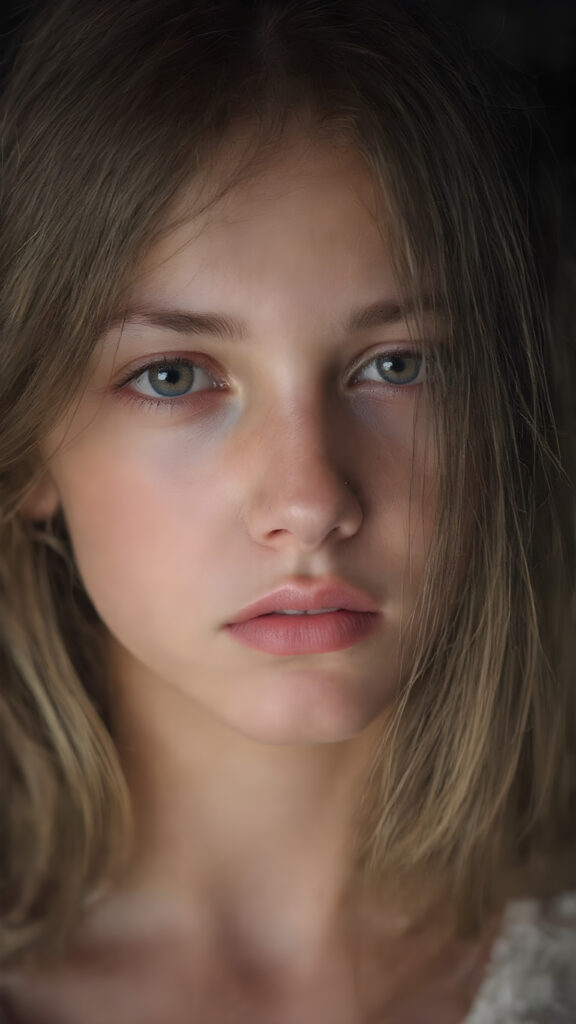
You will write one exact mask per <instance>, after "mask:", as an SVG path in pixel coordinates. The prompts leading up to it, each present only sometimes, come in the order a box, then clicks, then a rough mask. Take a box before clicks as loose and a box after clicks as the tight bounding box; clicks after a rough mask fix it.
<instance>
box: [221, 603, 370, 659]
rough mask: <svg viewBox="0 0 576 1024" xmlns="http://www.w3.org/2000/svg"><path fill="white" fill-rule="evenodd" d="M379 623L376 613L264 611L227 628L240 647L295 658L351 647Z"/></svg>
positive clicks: (334, 609) (330, 610) (336, 609)
mask: <svg viewBox="0 0 576 1024" xmlns="http://www.w3.org/2000/svg"><path fill="white" fill-rule="evenodd" d="M381 621H382V616H381V614H380V613H379V612H359V611H350V610H349V609H347V608H332V609H314V610H313V611H308V612H307V611H300V612H299V611H288V612H286V611H278V612H266V613H264V614H262V615H256V616H254V617H253V618H250V619H245V620H244V621H243V622H236V623H232V624H231V625H229V626H227V627H226V628H227V631H228V632H229V634H230V635H231V636H232V637H233V638H234V640H236V641H237V642H238V643H240V644H242V645H243V646H246V647H251V648H252V649H254V650H258V651H262V652H263V653H266V654H276V655H281V656H295V655H299V654H326V653H329V652H332V651H340V650H345V649H346V648H348V647H353V646H355V645H356V644H358V643H360V642H361V641H363V640H367V639H368V638H369V637H370V636H371V634H373V633H374V632H375V630H376V629H377V628H378V627H379V626H380V625H381Z"/></svg>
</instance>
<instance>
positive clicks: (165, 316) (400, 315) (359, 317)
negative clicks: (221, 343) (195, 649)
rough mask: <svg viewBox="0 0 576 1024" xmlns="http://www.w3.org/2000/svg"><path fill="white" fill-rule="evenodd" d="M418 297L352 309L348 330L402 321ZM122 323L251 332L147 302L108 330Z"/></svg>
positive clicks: (223, 334) (221, 319) (225, 334)
mask: <svg viewBox="0 0 576 1024" xmlns="http://www.w3.org/2000/svg"><path fill="white" fill-rule="evenodd" d="M435 308H436V304H435V303H434V301H433V300H432V299H431V298H430V297H425V298H424V299H423V300H422V309H423V311H424V312H430V311H431V310H433V309H435ZM416 309H417V300H416V299H413V298H412V299H408V300H406V301H404V303H402V304H401V303H400V302H399V301H398V300H397V299H382V300H380V301H377V302H372V303H370V305H368V306H361V307H358V308H357V309H354V310H352V313H351V314H350V316H349V317H348V320H347V321H346V322H345V329H346V331H347V332H348V333H353V332H355V331H361V330H369V329H371V328H374V327H387V326H389V325H390V324H396V323H402V322H403V321H404V320H406V319H407V318H408V317H410V316H414V314H415V312H416ZM119 324H121V325H122V326H124V325H125V324H135V325H141V326H144V327H157V328H160V329H161V330H165V331H174V332H175V333H176V334H187V335H197V334H203V335H210V336H212V337H219V338H228V339H229V340H233V341H235V340H243V339H245V338H247V336H248V334H249V329H248V325H247V323H246V322H245V321H243V320H237V319H235V318H233V317H229V316H223V315H222V314H220V313H201V312H196V311H193V310H183V309H176V308H170V307H162V306H161V307H158V308H149V307H148V306H145V305H137V306H131V307H127V308H126V309H124V310H122V311H121V312H120V313H118V314H116V315H115V316H113V317H112V318H111V320H109V322H108V324H107V330H111V329H112V328H113V327H115V326H118V325H119Z"/></svg>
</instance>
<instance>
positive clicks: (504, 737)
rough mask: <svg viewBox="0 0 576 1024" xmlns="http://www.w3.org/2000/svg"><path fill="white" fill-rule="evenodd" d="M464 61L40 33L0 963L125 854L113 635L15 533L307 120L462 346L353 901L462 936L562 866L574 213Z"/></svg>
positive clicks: (14, 545) (11, 271) (62, 12)
mask: <svg viewBox="0 0 576 1024" xmlns="http://www.w3.org/2000/svg"><path fill="white" fill-rule="evenodd" d="M475 59H476V58H474V57H473V55H472V54H471V53H470V52H469V51H468V50H467V49H465V48H464V47H463V45H462V44H461V43H459V42H454V40H453V39H452V38H451V37H448V36H447V35H446V36H445V35H444V33H443V32H442V31H441V30H440V29H439V27H438V26H437V25H435V24H433V23H430V24H427V25H426V26H425V25H424V21H423V16H422V13H421V12H420V13H419V14H418V15H415V14H413V13H412V12H411V8H410V7H409V6H407V5H402V6H397V5H396V4H395V3H392V2H390V3H388V2H378V0H334V2H330V3H319V2H317V0H296V2H293V3H284V4H280V3H274V2H271V3H266V2H264V0H263V2H256V0H254V2H246V0H195V2H194V3H190V0H163V2H162V3H158V0H100V2H99V3H97V4H95V3H93V0H58V2H55V3H51V4H48V5H47V7H46V9H45V10H43V11H42V13H41V15H40V16H38V18H37V19H35V20H34V21H33V23H32V24H31V25H30V27H29V30H28V32H27V34H26V35H25V37H24V40H23V42H22V44H21V46H20V49H19V51H18V54H17V56H16V60H15V64H14V67H13V69H12V70H11V73H10V75H9V77H8V81H7V83H6V85H5V88H4V94H3V96H2V100H1V126H2V139H1V145H2V206H1V217H2V230H1V232H0V353H1V370H2V372H1V373H0V409H1V430H0V501H1V509H0V511H1V519H0V679H1V684H0V686H1V688H0V834H1V837H2V843H1V846H0V962H4V963H24V962H25V960H26V959H28V960H30V962H31V961H32V958H34V957H35V958H38V959H40V958H43V957H47V956H48V954H49V953H52V954H54V952H55V951H57V950H60V949H63V948H64V947H65V944H66V942H67V941H68V939H69V938H70V935H71V934H72V931H73V928H74V925H75V923H76V922H77V920H78V915H79V913H80V910H81V908H82V907H83V906H84V905H85V903H86V901H88V900H89V899H90V898H92V897H94V895H95V894H96V893H97V891H98V887H99V886H101V885H102V884H104V883H105V882H106V880H107V879H108V878H110V877H112V875H113V872H114V870H115V869H116V867H117V865H118V864H120V863H121V862H122V860H123V858H125V857H126V856H127V851H128V850H129V847H130V799H129V793H128V790H127V786H126V782H125V780H124V778H123V775H122V771H121V768H120V763H119V760H118V757H117V753H116V749H115V746H114V741H113V737H112V735H111V732H110V728H109V723H108V719H107V696H106V695H107V685H108V682H107V678H106V665H105V660H104V657H103V651H102V644H101V640H102V630H101V624H100V623H99V620H98V616H97V614H96V612H95V611H94V609H93V607H92V605H91V602H90V599H89V597H88V596H87V594H86V593H85V591H84V588H83V585H82V581H81V579H80V577H79V574H78V572H77V570H76V568H75V565H74V556H73V551H72V550H71V546H70V542H69V538H68V535H67V531H66V524H65V522H64V520H63V518H62V516H61V515H60V514H58V515H57V516H56V517H55V518H54V519H53V520H51V521H49V522H45V523H42V522H35V523H33V522H30V521H29V520H28V519H27V517H26V516H24V515H23V514H22V502H23V501H24V499H25V497H26V495H27V494H28V493H29V492H30V488H31V487H32V486H33V484H34V481H35V480H36V479H37V476H38V473H40V472H41V469H42V467H41V465H40V459H39V445H40V443H41V441H42V438H43V437H44V435H45V433H46V430H47V427H48V426H49V425H52V424H53V423H54V422H56V421H57V420H58V419H59V417H60V416H62V415H63V414H64V413H65V412H66V410H67V409H68V408H69V406H70V404H71V403H72V402H73V401H74V400H75V399H76V398H77V396H78V395H79V393H80V390H81V387H82V385H83V383H84V381H85V379H86V374H87V367H88V362H89V357H90V355H91V353H92V351H93V350H94V347H95V345H96V343H97V341H98V339H99V338H100V336H101V335H102V333H103V331H104V329H105V327H106V324H107V323H108V322H109V320H110V318H111V317H112V316H113V315H114V314H116V313H117V312H118V310H121V309H122V302H123V297H124V296H125V294H126V290H127V287H128V285H129V283H130V280H131V278H132V276H133V274H134V272H135V269H136V268H137V266H138V262H139V260H140V259H141V257H142V255H143V254H144V253H145V252H146V250H147V248H148V247H149V246H150V244H151V243H152V242H153V241H154V239H155V238H156V237H157V236H158V234H159V232H161V231H162V230H164V229H165V218H166V216H167V213H168V212H169V211H170V210H171V209H172V204H173V203H174V201H175V200H176V199H177V197H178V196H179V194H180V193H181V190H182V188H183V187H184V186H186V185H189V184H190V183H191V182H192V183H193V182H194V180H195V177H197V178H198V180H200V176H202V178H203V180H204V181H205V180H206V179H207V178H208V179H209V178H210V169H214V168H216V167H217V166H219V164H218V155H219V154H220V153H221V152H222V150H223V149H224V148H225V147H226V143H227V140H228V139H229V138H230V136H231V134H232V133H233V132H235V131H237V129H238V128H239V127H240V128H241V129H242V133H243V137H244V139H245V144H246V145H245V159H243V160H242V161H240V163H239V165H238V167H237V171H236V173H235V174H232V175H231V176H230V178H229V179H227V180H224V179H215V180H214V182H213V186H214V189H213V191H214V194H216V192H218V191H220V192H222V191H225V189H226V188H229V187H231V185H232V184H233V183H234V181H236V180H241V179H242V177H247V176H249V175H250V174H252V173H254V171H255V169H256V168H257V166H258V165H259V161H260V160H261V159H263V158H264V157H265V155H266V154H267V153H270V152H272V151H273V150H274V149H275V148H278V147H279V146H281V144H282V139H283V137H284V134H285V130H286V127H287V125H288V124H289V123H290V122H291V121H292V120H293V118H294V117H295V116H296V117H298V116H301V118H302V124H303V125H304V124H305V125H306V126H307V130H308V131H310V132H312V133H314V135H315V137H318V136H320V135H321V136H322V137H324V138H326V139H330V138H332V139H334V140H337V139H338V140H340V141H344V142H345V143H346V144H348V145H351V146H353V147H354V148H355V149H356V150H357V151H358V152H360V153H361V154H363V156H364V158H365V160H366V163H367V165H368V166H369V167H370V169H371V171H372V173H373V176H374V180H375V182H377V183H378V184H379V185H380V186H381V195H382V204H383V215H384V216H385V217H386V219H387V224H388V227H392V229H393V230H392V236H393V242H394V253H393V255H394V260H395V267H396V272H397V276H398V281H399V284H400V287H401V288H402V289H403V290H405V291H406V292H410V293H414V292H416V293H417V294H418V295H419V296H420V298H421V299H422V300H423V299H424V296H425V294H428V295H429V294H430V293H431V292H432V293H433V299H434V302H435V303H436V305H437V310H438V312H439V313H441V317H439V323H440V322H441V323H442V325H443V326H442V330H443V333H444V335H445V337H444V343H443V344H442V346H441V347H440V346H439V347H438V352H440V349H441V355H438V357H437V365H435V366H434V367H433V371H435V372H432V373H431V374H430V383H429V388H430V392H431V396H432V399H433V407H434V409H435V414H436V426H435V429H436V432H437V437H438V441H439V447H440V452H441V461H440V467H439V471H438V476H439V492H440V503H439V512H438V528H437V531H436V536H435V538H434V543H433V546H432V550H431V552H430V557H429V562H428V565H427V571H426V575H425V579H424V583H423V587H422V594H421V600H420V603H419V607H418V612H417V616H416V627H417V644H416V649H415V650H410V651H409V652H407V657H408V655H409V658H410V664H409V666H408V668H409V672H408V679H407V682H406V684H405V686H404V687H403V688H402V692H401V694H400V696H399V698H398V702H397V707H396V709H395V716H394V718H393V721H392V724H391V727H390V729H389V730H388V732H387V734H386V736H385V737H383V739H382V749H381V750H380V751H379V753H378V757H377V758H376V759H375V762H374V765H373V768H372V772H371V776H370V780H369V785H367V787H366V800H365V827H364V828H363V829H362V830H361V833H360V834H359V836H358V865H357V867H358V871H359V873H360V875H361V877H362V878H363V880H364V881H365V882H366V883H367V884H370V885H378V884H384V881H385V880H386V878H390V877H397V878H398V879H402V880H404V881H405V883H406V888H407V892H408V891H409V890H410V891H412V892H416V891H417V890H418V888H420V889H421V890H422V891H423V892H424V891H426V892H432V891H435V892H437V891H439V890H440V889H441V888H442V887H443V886H446V884H447V882H448V881H449V885H450V899H451V900H452V902H453V905H454V908H455V911H456V913H457V916H458V917H459V919H460V920H462V921H474V920H476V919H478V918H480V917H481V916H482V914H484V913H485V912H486V911H487V910H488V909H490V908H491V907H492V906H493V904H494V903H495V901H497V900H498V899H499V898H501V897H502V895H503V894H504V895H506V893H507V892H509V891H510V892H511V891H512V888H513V884H512V881H511V879H516V878H520V877H524V876H525V875H526V877H530V879H532V881H531V882H529V883H527V884H529V885H532V886H533V888H535V889H536V888H538V887H539V886H540V885H541V884H542V885H544V882H545V880H546V869H547V868H548V866H549V865H552V864H554V863H556V862H558V863H559V862H560V859H561V858H562V856H563V855H565V854H566V853H568V852H570V850H573V849H574V844H575V841H576V822H575V818H576V816H575V815H574V810H575V769H574V749H575V746H574V740H575V732H576V728H575V725H576V722H575V720H576V686H575V680H574V671H575V669H574V666H575V664H576V660H575V653H576V652H575V649H574V647H575V640H574V638H575V632H576V631H575V629H574V626H575V622H574V619H575V605H574V600H575V598H574V592H575V586H574V573H575V555H574V523H575V516H574V469H573V454H574V453H573V441H574V423H573V420H571V416H572V415H573V414H572V412H571V406H570V389H571V388H572V389H573V388H574V385H575V383H576V382H575V376H574V362H575V359H574V345H573V339H572V338H571V336H570V329H571V324H570V322H569V318H568V317H567V315H566V312H565V310H566V309H567V307H566V305H565V300H564V299H563V298H562V295H563V294H565V289H564V290H563V287H562V285H563V278H562V263H561V260H560V255H561V250H562V246H561V242H562V239H561V237H560V235H559V228H558V225H559V224H560V217H559V210H558V208H557V206H558V204H557V197H558V195H559V193H558V191H557V187H556V186H555V185H554V183H553V180H552V178H551V177H550V176H551V175H552V174H553V170H551V169H550V168H553V161H550V160H547V159H546V158H545V157H546V155H545V152H544V150H545V144H544V142H542V141H541V142H540V143H538V145H536V144H535V143H534V141H533V140H534V139H535V138H536V137H538V138H540V139H543V136H541V135H539V136H538V135H537V134H536V135H535V134H534V133H535V128H534V125H533V124H532V122H531V120H530V118H529V116H528V111H527V104H526V103H525V102H522V101H519V100H518V96H519V93H517V91H516V89H517V87H516V85H514V86H513V87H512V86H510V87H508V86H505V85H504V83H503V82H500V81H499V80H498V76H497V74H496V69H492V70H491V73H490V75H487V72H486V71H485V70H484V71H483V73H482V74H480V75H478V74H477V73H476V71H475V68H474V64H475ZM491 76H496V77H495V81H496V87H494V86H493V85H492V84H488V83H489V82H491V81H492V78H491ZM507 90H509V91H507ZM494 97H497V99H495V98H494ZM573 393H574V390H572V394H573ZM539 865H544V870H543V876H542V877H543V879H544V881H542V882H540V881H537V880H536V878H537V869H538V866H539ZM527 872H528V874H526V873H527ZM530 872H531V873H530ZM503 880H505V881H503ZM558 884H560V882H558Z"/></svg>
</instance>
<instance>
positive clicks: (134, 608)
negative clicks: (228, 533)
mask: <svg viewBox="0 0 576 1024" xmlns="http://www.w3.org/2000/svg"><path fill="white" fill-rule="evenodd" d="M169 461H170V459H169V458H164V459H161V458H156V457H154V455H153V454H152V453H151V452H147V454H146V457H145V458H142V456H138V455H137V453H136V452H134V451H132V452H131V453H130V456H128V453H127V452H122V451H118V450H117V451H116V453H115V454H114V453H113V452H112V451H110V450H107V451H106V455H105V456H104V455H103V454H102V453H100V454H98V452H97V451H96V450H92V451H91V452H88V451H86V450H85V449H84V450H83V451H82V452H80V451H78V452H77V453H76V454H75V456H74V458H70V459H68V461H67V462H66V465H65V467H62V471H61V474H60V493H61V499H62V505H63V509H64V514H65V517H66V520H67V524H68V529H69V532H70V537H71V541H72V545H73V548H74V553H75V557H76V562H77V565H78V569H79V572H80V575H81V576H82V579H83V582H84V586H85V587H86V590H87V592H88V594H89V596H90V598H91V600H92V602H93V604H94V605H95V607H96V609H97V611H98V612H99V614H100V616H101V618H102V619H103V620H104V622H106V623H107V624H108V626H109V628H111V629H112V631H116V630H121V631H128V632H129V633H131V632H133V630H134V628H135V623H136V622H138V624H139V625H138V629H139V631H142V630H144V631H145V630H146V629H148V628H149V627H150V628H152V627H153V625H154V623H157V621H158V616H159V614H161V610H160V609H161V606H160V604H159V601H158V596H159V594H160V593H162V594H164V595H166V597H167V601H166V607H167V608H168V609H171V610H172V611H173V609H174V605H175V604H177V601H178V597H179V596H181V597H182V596H183V594H184V593H185V594H186V603H187V605H188V606H189V602H190V599H191V597H192V593H191V587H190V584H191V580H193V579H194V578H198V574H199V573H201V572H202V567H203V564H204V562H205V561H206V558H207V539H208V534H207V531H208V529H209V523H210V519H211V517H213V491H211V489H210V487H208V486H206V485H205V484H204V483H203V481H202V478H201V475H200V474H199V472H198V471H197V472H196V473H195V474H194V479H193V480H191V475H192V473H191V469H190V472H189V473H186V474H184V473H183V472H182V466H181V465H180V471H179V472H178V473H177V472H175V467H174V466H169V465H167V462H169ZM83 466H89V467H90V470H89V472H87V471H84V470H83ZM191 487H193V492H194V495H193V497H194V500H191V491H190V488H191ZM171 592H172V594H173V596H174V601H171V600H170V594H171Z"/></svg>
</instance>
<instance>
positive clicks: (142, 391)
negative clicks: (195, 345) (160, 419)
mask: <svg viewBox="0 0 576 1024" xmlns="http://www.w3.org/2000/svg"><path fill="white" fill-rule="evenodd" d="M222 386H223V382H222V381H220V380H218V379H217V378H216V377H215V376H214V374H212V373H210V372H209V371H208V370H207V369H206V368H205V367H203V366H202V365H201V363H200V362H199V361H196V360H192V359H189V358H187V357H184V356H162V357H161V358H159V359H154V360H151V361H150V362H148V363H146V364H145V365H144V366H139V367H138V369H136V370H131V371H130V372H129V373H127V374H125V375H124V376H123V377H122V378H121V379H120V380H119V381H118V383H117V384H116V386H115V390H116V391H119V392H122V395H123V397H124V398H126V399H127V400H128V401H133V402H137V403H139V404H142V405H154V406H156V407H160V406H168V407H170V406H172V405H173V404H174V403H176V402H177V401H178V400H180V399H185V398H189V397H191V396H193V395H194V394H198V393H200V392H203V391H213V390H216V389H218V388H221V387H222Z"/></svg>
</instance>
